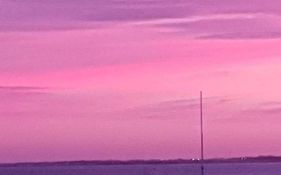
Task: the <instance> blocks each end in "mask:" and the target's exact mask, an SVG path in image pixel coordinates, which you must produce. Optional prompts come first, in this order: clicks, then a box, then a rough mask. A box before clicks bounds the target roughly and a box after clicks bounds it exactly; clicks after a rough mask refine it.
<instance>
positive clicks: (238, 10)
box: [0, 0, 281, 39]
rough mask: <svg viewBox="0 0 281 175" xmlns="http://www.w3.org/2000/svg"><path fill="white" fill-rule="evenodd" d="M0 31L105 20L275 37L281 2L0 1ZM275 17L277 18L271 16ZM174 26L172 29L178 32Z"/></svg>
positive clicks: (210, 34) (204, 33) (203, 33)
mask: <svg viewBox="0 0 281 175" xmlns="http://www.w3.org/2000/svg"><path fill="white" fill-rule="evenodd" d="M0 3H1V4H0V5H1V7H0V24H1V25H0V26H1V27H0V31H29V30H70V29H92V28H97V27H101V26H103V27H104V26H106V25H105V24H107V23H111V24H114V23H138V24H141V23H142V24H145V25H148V24H152V25H154V26H155V25H158V26H159V25H160V26H161V27H164V28H176V29H177V30H178V32H179V33H187V34H190V35H192V36H194V37H199V38H208V39H211V38H220V39H225V38H227V39H233V38H277V37H278V38H279V37H280V32H279V31H280V28H281V27H280V17H278V16H280V14H281V2H280V1H279V0H271V1H270V2H267V1H263V0H257V1H255V3H254V4H253V2H252V1H251V0H243V1H242V0H238V1H235V2H233V1H230V0H225V1H220V0H213V1H209V0H208V1H204V2H200V3H198V2H197V1H195V0H191V1H184V0H177V1H174V0H173V1H171V0H145V1H144V0H134V1H131V0H107V1H102V0H81V1H67V0H61V1H54V0H48V1H35V0H26V1H15V0H13V1H11V0H2V1H0ZM276 16H277V18H275V17H276ZM177 30H176V31H177Z"/></svg>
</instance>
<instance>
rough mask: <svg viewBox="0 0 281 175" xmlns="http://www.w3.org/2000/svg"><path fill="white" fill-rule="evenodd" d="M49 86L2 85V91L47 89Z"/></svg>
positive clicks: (0, 89) (0, 87)
mask: <svg viewBox="0 0 281 175" xmlns="http://www.w3.org/2000/svg"><path fill="white" fill-rule="evenodd" d="M46 89H48V88H47V87H38V86H0V91H34V90H46Z"/></svg>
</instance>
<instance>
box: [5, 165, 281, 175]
mask: <svg viewBox="0 0 281 175" xmlns="http://www.w3.org/2000/svg"><path fill="white" fill-rule="evenodd" d="M0 175H201V169H200V165H197V164H158V165H84V166H83V165H76V166H74V165H71V166H69V165H68V166H66V165H65V166H62V165H58V166H44V165H42V166H18V167H16V166H15V167H0ZM204 175H281V163H216V164H207V165H205V173H204Z"/></svg>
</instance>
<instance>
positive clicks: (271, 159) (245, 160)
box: [0, 156, 281, 167]
mask: <svg viewBox="0 0 281 175" xmlns="http://www.w3.org/2000/svg"><path fill="white" fill-rule="evenodd" d="M267 162H268V163H270V162H281V156H258V157H239V158H215V159H205V160H204V163H206V164H211V163H267ZM199 163H201V162H200V161H199V159H172V160H160V159H153V160H128V161H122V160H93V161H84V160H83V161H61V162H27V163H5V164H0V167H20V166H81V165H83V166H84V165H85V166H87V165H88V166H90V165H153V164H199Z"/></svg>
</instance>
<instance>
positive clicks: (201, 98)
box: [200, 91, 204, 175]
mask: <svg viewBox="0 0 281 175" xmlns="http://www.w3.org/2000/svg"><path fill="white" fill-rule="evenodd" d="M202 96H203V93H202V91H200V131H201V160H200V161H201V175H204V133H203V97H202Z"/></svg>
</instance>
